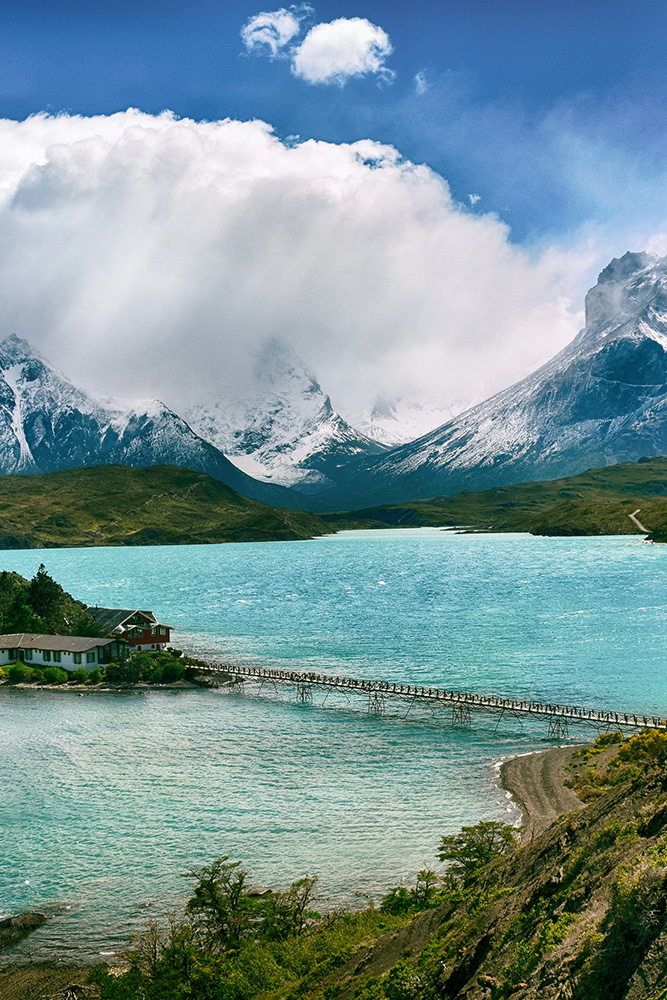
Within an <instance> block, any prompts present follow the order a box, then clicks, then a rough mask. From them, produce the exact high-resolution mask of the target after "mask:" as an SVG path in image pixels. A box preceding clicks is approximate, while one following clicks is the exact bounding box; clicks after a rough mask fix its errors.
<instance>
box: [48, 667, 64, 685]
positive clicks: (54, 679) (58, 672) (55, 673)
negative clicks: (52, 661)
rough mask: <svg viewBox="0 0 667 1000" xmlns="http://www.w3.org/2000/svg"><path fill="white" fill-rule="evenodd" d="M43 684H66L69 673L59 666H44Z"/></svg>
mask: <svg viewBox="0 0 667 1000" xmlns="http://www.w3.org/2000/svg"><path fill="white" fill-rule="evenodd" d="M42 674H43V676H44V683H45V684H67V681H68V680H69V674H68V673H67V671H66V670H63V669H62V668H61V667H44V669H43V670H42Z"/></svg>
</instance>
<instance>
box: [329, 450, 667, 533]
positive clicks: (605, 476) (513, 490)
mask: <svg viewBox="0 0 667 1000" xmlns="http://www.w3.org/2000/svg"><path fill="white" fill-rule="evenodd" d="M637 509H639V511H640V513H639V515H638V517H639V519H640V521H641V523H642V524H643V525H644V526H645V527H646V528H647V529H648V531H649V536H648V537H649V538H650V539H651V541H667V458H663V457H660V458H645V459H640V461H639V462H627V463H623V464H621V465H612V466H609V467H607V468H604V469H590V470H589V471H588V472H582V473H580V474H579V475H577V476H569V477H568V478H566V479H554V480H548V481H545V482H538V483H518V484H517V485H515V486H502V487H498V488H497V489H491V490H485V491H484V492H480V493H474V492H472V491H470V490H466V491H464V492H463V493H456V494H454V495H453V496H442V497H434V498H432V499H430V500H415V501H410V502H409V503H402V504H393V505H387V506H381V507H369V508H366V509H364V510H356V511H350V512H349V513H341V514H325V515H323V516H324V520H326V521H327V522H329V523H330V524H331V526H332V527H334V526H336V527H339V528H343V527H348V526H349V527H358V526H359V525H360V524H361V523H365V524H366V526H367V527H424V526H432V527H455V526H459V527H466V528H471V529H475V530H483V531H484V530H485V531H528V532H530V533H531V534H534V535H630V534H640V533H641V531H640V529H639V528H638V527H637V525H636V524H635V523H634V522H633V521H632V520H631V518H630V516H629V515H630V514H633V513H634V512H635V511H636V510H637Z"/></svg>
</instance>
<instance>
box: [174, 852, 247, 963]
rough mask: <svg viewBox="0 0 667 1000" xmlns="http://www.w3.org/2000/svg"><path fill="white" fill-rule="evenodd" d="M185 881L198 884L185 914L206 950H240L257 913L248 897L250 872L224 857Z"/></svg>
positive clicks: (194, 872)
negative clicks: (191, 921)
mask: <svg viewBox="0 0 667 1000" xmlns="http://www.w3.org/2000/svg"><path fill="white" fill-rule="evenodd" d="M186 877H189V878H194V879H195V880H196V885H195V890H194V893H193V895H192V897H191V898H190V900H189V901H188V905H187V907H186V912H187V913H188V914H190V915H191V916H192V917H193V921H194V924H195V927H196V928H197V930H198V931H199V932H200V934H201V935H202V936H203V938H204V940H205V941H206V944H207V946H208V947H209V948H210V949H212V950H215V951H219V950H226V949H228V948H238V946H239V944H240V943H241V939H242V938H243V937H244V936H245V935H246V934H247V933H248V930H249V928H250V922H251V919H252V917H253V915H254V912H255V910H256V904H255V903H254V901H253V900H251V899H250V897H249V895H248V889H247V881H248V872H247V870H246V869H245V868H242V867H241V862H240V861H230V860H229V857H228V855H224V856H223V857H221V858H218V859H217V860H216V861H214V862H213V864H212V865H206V866H204V867H203V868H192V869H191V870H190V871H189V872H187V875H186Z"/></svg>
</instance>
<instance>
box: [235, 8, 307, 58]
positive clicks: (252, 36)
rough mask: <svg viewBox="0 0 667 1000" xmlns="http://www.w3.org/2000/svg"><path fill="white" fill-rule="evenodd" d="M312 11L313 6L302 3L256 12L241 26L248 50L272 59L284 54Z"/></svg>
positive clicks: (244, 42)
mask: <svg viewBox="0 0 667 1000" xmlns="http://www.w3.org/2000/svg"><path fill="white" fill-rule="evenodd" d="M310 13H312V8H311V7H309V6H308V4H300V5H299V6H292V7H281V8H280V10H273V11H265V12H263V13H261V14H255V15H254V16H253V17H251V18H249V19H248V21H246V23H245V24H244V25H243V27H242V28H241V39H242V41H243V44H244V45H245V47H246V51H247V52H250V53H253V54H255V55H268V56H270V57H271V58H272V59H275V58H276V56H278V55H281V54H284V50H285V48H286V46H288V45H289V43H290V42H291V41H292V39H293V38H295V37H296V36H297V35H298V34H299V32H300V31H301V21H302V20H303V19H304V17H307V16H308V15H309V14H310Z"/></svg>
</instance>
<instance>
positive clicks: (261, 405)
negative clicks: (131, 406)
mask: <svg viewBox="0 0 667 1000" xmlns="http://www.w3.org/2000/svg"><path fill="white" fill-rule="evenodd" d="M186 416H187V420H188V423H189V424H190V426H191V427H193V428H194V430H195V431H196V432H197V434H199V435H200V436H201V437H202V438H204V439H205V440H206V441H210V443H211V444H213V445H215V447H216V448H218V449H219V450H220V451H222V452H224V453H225V455H227V456H228V457H229V458H230V459H231V461H232V462H234V464H235V465H237V466H238V468H239V469H242V470H243V471H244V472H246V473H247V474H248V475H251V476H253V477H255V478H256V479H261V480H263V481H264V482H273V483H280V484H281V485H283V486H292V487H296V488H297V489H298V490H299V491H300V492H304V493H317V492H320V491H322V490H327V489H329V488H331V487H332V486H333V485H334V484H335V483H336V482H337V479H338V476H339V474H340V470H341V468H342V467H344V466H347V465H348V464H350V463H354V462H355V461H357V460H359V459H360V458H365V457H368V456H371V455H377V454H380V453H382V452H384V451H385V450H386V449H385V447H384V446H383V445H381V444H379V443H378V442H377V441H372V440H371V439H370V438H368V437H366V436H365V435H364V434H360V433H359V432H358V431H357V430H355V429H354V428H353V427H351V426H350V425H349V424H348V423H347V422H346V421H345V420H343V418H342V417H341V416H340V415H339V414H338V413H336V412H335V410H334V409H333V407H332V405H331V400H330V399H329V397H328V396H327V395H326V394H325V393H324V392H323V390H322V388H321V387H320V385H319V383H318V382H317V380H316V379H315V378H314V377H313V376H312V375H311V374H310V373H309V372H308V371H307V370H306V368H305V366H304V364H303V362H302V361H301V360H300V358H299V357H298V356H297V355H296V354H295V353H294V352H293V351H292V350H291V349H290V348H289V347H288V346H287V345H286V344H285V343H283V342H282V341H280V340H278V339H276V338H274V339H271V340H270V341H269V342H268V343H267V344H266V345H265V346H264V348H263V350H262V352H261V354H260V357H259V360H258V363H257V365H256V368H255V380H254V386H253V389H252V391H251V392H250V393H249V394H248V395H245V396H243V397H242V398H237V399H229V398H227V399H224V400H221V401H220V402H215V403H213V404H207V405H204V406H198V407H195V408H193V409H191V410H190V411H188V413H187V414H186Z"/></svg>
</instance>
